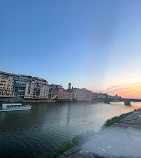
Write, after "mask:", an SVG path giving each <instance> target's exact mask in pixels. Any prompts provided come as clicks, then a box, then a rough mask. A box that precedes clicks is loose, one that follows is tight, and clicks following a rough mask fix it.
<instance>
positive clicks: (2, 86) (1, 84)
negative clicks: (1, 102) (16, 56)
mask: <svg viewBox="0 0 141 158" xmlns="http://www.w3.org/2000/svg"><path fill="white" fill-rule="evenodd" d="M13 84H14V80H13V77H12V76H10V74H8V73H5V72H0V97H11V96H12V95H13Z"/></svg>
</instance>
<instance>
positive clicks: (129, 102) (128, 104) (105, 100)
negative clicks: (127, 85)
mask: <svg viewBox="0 0 141 158" xmlns="http://www.w3.org/2000/svg"><path fill="white" fill-rule="evenodd" d="M99 101H101V102H104V103H107V104H110V102H121V101H122V102H124V105H127V106H131V102H141V99H127V98H120V99H117V100H115V99H110V98H106V99H101V100H99Z"/></svg>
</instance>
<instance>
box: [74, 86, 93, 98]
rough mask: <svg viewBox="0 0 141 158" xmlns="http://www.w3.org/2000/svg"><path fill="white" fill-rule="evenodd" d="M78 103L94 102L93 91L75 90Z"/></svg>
mask: <svg viewBox="0 0 141 158" xmlns="http://www.w3.org/2000/svg"><path fill="white" fill-rule="evenodd" d="M74 92H75V94H76V99H77V101H91V100H92V91H90V90H87V89H86V88H82V89H80V88H74Z"/></svg>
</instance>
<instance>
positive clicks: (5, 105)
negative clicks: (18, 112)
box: [2, 103, 22, 108]
mask: <svg viewBox="0 0 141 158" xmlns="http://www.w3.org/2000/svg"><path fill="white" fill-rule="evenodd" d="M8 105H22V104H21V103H14V104H12V103H11V104H2V108H7V106H8Z"/></svg>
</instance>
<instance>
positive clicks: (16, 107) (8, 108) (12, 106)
mask: <svg viewBox="0 0 141 158" xmlns="http://www.w3.org/2000/svg"><path fill="white" fill-rule="evenodd" d="M30 109H31V106H30V105H22V104H21V103H11V104H6V103H4V104H2V106H1V109H0V111H15V110H30Z"/></svg>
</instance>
